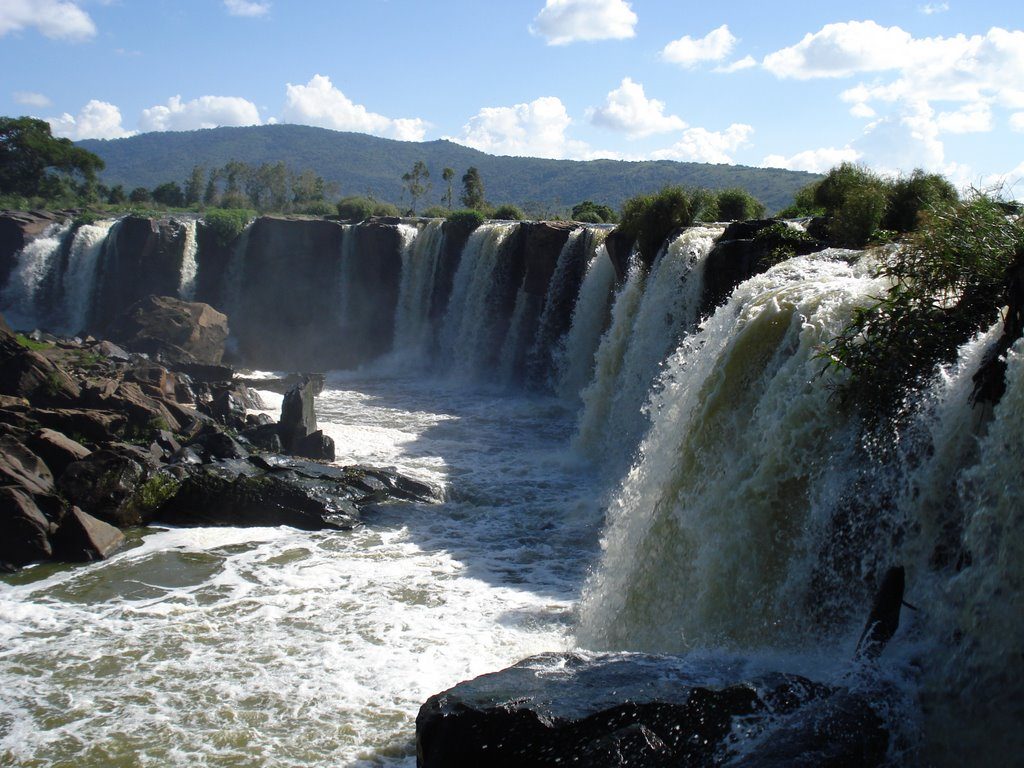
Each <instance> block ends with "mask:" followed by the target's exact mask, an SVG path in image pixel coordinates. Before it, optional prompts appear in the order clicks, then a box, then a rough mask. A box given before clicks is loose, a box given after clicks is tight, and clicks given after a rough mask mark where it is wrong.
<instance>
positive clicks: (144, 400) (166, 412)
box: [102, 381, 181, 432]
mask: <svg viewBox="0 0 1024 768" xmlns="http://www.w3.org/2000/svg"><path fill="white" fill-rule="evenodd" d="M102 403H103V406H104V407H105V408H107V409H110V410H117V411H120V412H121V413H123V414H125V415H126V416H127V417H128V420H129V421H130V422H131V424H132V425H133V426H134V427H135V428H136V429H137V430H138V431H141V432H145V431H147V430H150V431H152V430H157V429H169V430H171V431H172V432H180V431H181V424H180V423H179V422H178V419H177V418H175V416H174V414H172V413H171V411H170V409H169V408H167V406H166V405H164V403H162V402H160V401H159V400H155V399H153V398H152V397H149V396H148V395H146V394H145V393H144V392H143V391H142V389H141V388H140V387H139V385H138V384H135V383H133V382H130V381H124V382H121V384H119V385H118V387H117V390H116V391H115V392H114V394H113V395H111V396H110V397H108V398H106V399H105V400H103V401H102Z"/></svg>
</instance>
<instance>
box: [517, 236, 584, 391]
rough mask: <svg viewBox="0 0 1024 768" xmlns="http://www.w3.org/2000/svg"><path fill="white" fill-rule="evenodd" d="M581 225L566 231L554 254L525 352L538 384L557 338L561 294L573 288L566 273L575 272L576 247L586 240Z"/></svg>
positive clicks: (545, 375) (545, 373) (547, 373)
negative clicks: (544, 291)
mask: <svg viewBox="0 0 1024 768" xmlns="http://www.w3.org/2000/svg"><path fill="white" fill-rule="evenodd" d="M586 232H587V230H586V229H585V228H584V227H580V228H578V229H574V230H573V231H572V232H570V233H569V237H568V238H567V239H566V241H565V244H564V245H563V246H562V250H561V251H559V253H558V260H557V261H556V262H555V271H554V272H553V273H552V275H551V280H549V281H548V288H547V292H546V293H545V296H544V309H543V310H542V311H541V315H540V321H539V322H538V324H537V334H536V338H535V339H534V341H533V346H532V347H531V349H530V352H529V361H530V367H531V369H533V370H532V373H531V378H532V379H534V380H535V381H537V382H538V383H540V382H543V381H544V380H545V379H547V378H549V376H550V371H551V355H552V350H553V347H554V345H555V343H556V342H557V341H558V336H559V330H560V329H559V328H558V327H557V325H558V319H559V314H560V313H559V310H560V309H561V304H562V303H563V301H564V300H565V296H564V294H565V293H567V292H568V290H570V289H573V288H577V287H578V286H573V285H571V283H572V282H573V281H572V280H571V277H570V273H571V272H573V271H575V270H574V267H575V262H576V261H577V260H576V258H575V257H576V249H577V248H578V247H579V245H580V242H581V238H582V240H583V242H586V240H587V238H586V237H584V233H586Z"/></svg>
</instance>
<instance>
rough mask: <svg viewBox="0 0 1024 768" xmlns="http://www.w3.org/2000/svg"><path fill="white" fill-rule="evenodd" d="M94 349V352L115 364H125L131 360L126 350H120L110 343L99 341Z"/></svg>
mask: <svg viewBox="0 0 1024 768" xmlns="http://www.w3.org/2000/svg"><path fill="white" fill-rule="evenodd" d="M94 349H95V350H96V352H98V353H99V354H101V355H103V356H104V357H105V358H107V359H108V360H112V361H113V362H115V363H127V362H129V361H130V360H131V359H132V356H131V355H130V354H129V353H128V352H127V350H124V349H122V348H121V347H119V346H117V344H115V343H114V342H112V341H101V342H100V343H99V344H97V345H96V346H95V347H94Z"/></svg>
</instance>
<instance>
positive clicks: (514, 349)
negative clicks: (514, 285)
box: [498, 275, 534, 384]
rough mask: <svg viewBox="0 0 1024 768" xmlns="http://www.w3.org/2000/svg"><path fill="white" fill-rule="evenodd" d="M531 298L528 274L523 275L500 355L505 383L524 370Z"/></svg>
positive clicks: (499, 369) (502, 380)
mask: <svg viewBox="0 0 1024 768" xmlns="http://www.w3.org/2000/svg"><path fill="white" fill-rule="evenodd" d="M531 298H533V297H531V296H530V294H529V293H527V291H526V275H523V284H522V285H520V286H519V290H518V291H517V292H516V303H515V306H514V307H513V309H512V320H511V322H510V323H509V326H508V333H506V334H505V341H504V343H503V344H502V346H501V353H500V354H499V355H498V381H500V382H502V383H503V384H511V383H513V382H514V381H515V379H516V377H517V375H518V372H519V371H521V370H522V365H523V358H524V356H525V352H526V342H527V338H526V337H527V333H528V325H529V320H530V313H529V309H530V305H531V304H532V303H534V302H531Z"/></svg>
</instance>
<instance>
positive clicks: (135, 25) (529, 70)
mask: <svg viewBox="0 0 1024 768" xmlns="http://www.w3.org/2000/svg"><path fill="white" fill-rule="evenodd" d="M0 69H2V71H3V72H4V73H5V77H4V83H5V87H4V88H3V90H2V92H0V112H2V113H3V114H7V115H17V114H31V115H34V116H37V117H42V118H46V119H48V120H50V122H51V125H53V128H54V131H55V132H57V133H59V134H60V135H64V136H68V137H70V138H75V139H79V138H115V137H118V136H124V135H129V134H131V133H134V132H145V131H152V130H192V129H195V128H202V127H212V126H215V125H252V124H256V123H267V122H290V123H303V124H308V125H319V126H323V127H327V128H335V129H338V130H352V131H360V132H364V133H372V134H376V135H381V136H387V137H392V138H400V139H411V140H430V139H437V138H450V139H452V140H453V141H458V142H460V143H463V144H467V145H469V146H473V147H476V148H478V149H481V150H484V151H486V152H491V153H495V154H510V155H532V156H542V157H565V158H577V159H589V158H593V157H613V158H626V159H651V158H668V159H677V160H690V161H698V162H734V163H742V164H745V165H770V166H778V167H788V168H795V169H800V170H825V169H827V168H829V167H830V166H832V165H834V164H836V163H838V162H840V161H842V160H858V161H861V162H865V163H867V164H869V165H871V166H873V167H876V168H879V169H882V170H887V171H891V172H898V171H901V170H902V171H908V170H910V169H912V168H914V167H924V168H927V169H929V170H937V171H942V172H944V173H946V174H947V175H949V176H950V177H952V178H954V179H955V180H957V181H958V182H959V183H961V184H968V183H973V184H975V185H987V184H990V183H993V182H995V181H997V180H999V179H1008V180H1009V181H1010V182H1011V183H1013V182H1015V181H1016V180H1017V179H1019V178H1021V177H1024V3H1022V2H1020V1H1019V0H1016V1H1014V2H1011V1H1009V0H1007V1H1006V2H1002V1H1000V2H977V1H976V2H971V3H968V2H967V1H966V0H947V1H946V2H942V1H935V0H932V1H930V2H922V1H921V0H916V1H914V2H910V1H906V2H905V1H904V0H888V2H874V1H873V0H869V1H868V2H859V3H856V4H847V3H843V4H840V3H829V2H819V3H806V2H799V3H797V2H788V1H787V0H777V2H774V3H770V4H769V3H752V2H742V1H738V0H734V1H733V2H730V3H714V2H712V3H709V2H702V3H691V2H683V1H682V0H671V1H670V0H632V1H631V2H627V1H626V0H505V2H500V3H499V2H493V0H492V1H491V2H485V1H484V0H451V1H448V2H439V1H435V2H425V1H424V0H360V1H359V2H352V1H350V0H333V1H327V0H301V2H300V1H299V0H291V1H290V2H286V1H285V0H0ZM1013 191H1014V193H1015V194H1017V196H1021V195H1024V181H1021V182H1019V183H1017V184H1016V186H1015V188H1014V190H1013Z"/></svg>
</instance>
